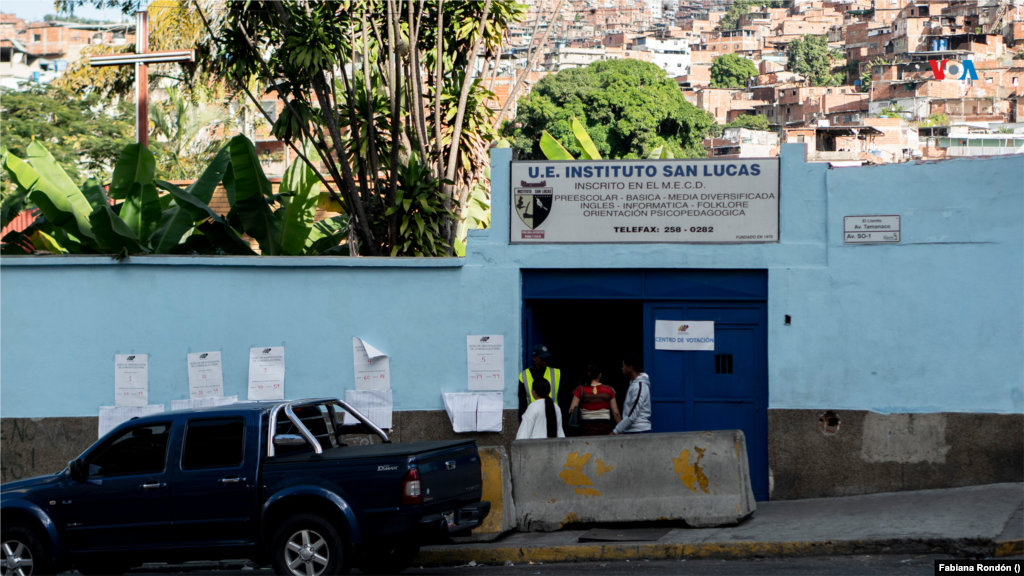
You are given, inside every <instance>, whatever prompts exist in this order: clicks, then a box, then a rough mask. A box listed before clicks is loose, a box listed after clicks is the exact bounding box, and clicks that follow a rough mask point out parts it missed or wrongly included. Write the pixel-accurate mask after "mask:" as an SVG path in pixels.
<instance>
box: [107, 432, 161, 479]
mask: <svg viewBox="0 0 1024 576" xmlns="http://www.w3.org/2000/svg"><path fill="white" fill-rule="evenodd" d="M170 432H171V423H170V422H160V423H157V424H147V425H145V426H136V427H135V428H130V429H128V430H125V431H124V432H122V433H121V434H120V435H118V436H117V437H115V438H114V439H113V440H112V441H110V442H108V443H107V444H106V446H104V447H102V448H100V449H99V450H98V451H97V452H96V453H95V454H94V455H91V456H90V457H89V476H127V475H129V474H155V473H159V472H163V470H164V464H165V463H166V461H167V439H168V438H169V437H170Z"/></svg>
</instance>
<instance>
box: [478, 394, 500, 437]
mask: <svg viewBox="0 0 1024 576" xmlns="http://www.w3.org/2000/svg"><path fill="white" fill-rule="evenodd" d="M501 410H502V394H501V392H480V393H477V404H476V430H477V432H501Z"/></svg>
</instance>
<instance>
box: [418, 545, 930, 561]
mask: <svg viewBox="0 0 1024 576" xmlns="http://www.w3.org/2000/svg"><path fill="white" fill-rule="evenodd" d="M919 543H920V542H919ZM893 544H896V545H897V546H898V544H899V543H894V542H892V541H870V540H864V541H862V540H855V541H840V542H835V541H820V542H811V541H798V542H728V543H703V544H658V543H650V544H573V545H567V546H544V547H541V546H538V547H529V548H519V547H515V546H500V545H492V546H479V547H468V548H467V547H456V546H452V547H447V546H438V547H430V548H425V549H423V550H421V551H420V554H419V556H418V557H417V558H416V562H415V564H416V565H420V566H453V565H461V564H467V563H469V562H470V561H475V562H476V563H477V564H503V563H504V562H505V561H506V560H511V561H512V562H515V563H519V562H586V561H596V560H635V559H648V560H664V559H680V558H750V557H758V556H818V555H832V554H835V555H839V554H855V553H864V552H866V551H887V550H888V549H889V547H890V546H892V545H893Z"/></svg>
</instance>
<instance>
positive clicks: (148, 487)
mask: <svg viewBox="0 0 1024 576" xmlns="http://www.w3.org/2000/svg"><path fill="white" fill-rule="evenodd" d="M165 486H167V484H164V483H162V482H149V483H146V484H143V485H142V486H139V488H142V489H143V490H145V491H146V492H149V491H150V490H159V489H161V488H163V487H165Z"/></svg>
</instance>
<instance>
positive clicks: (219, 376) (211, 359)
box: [188, 352, 224, 398]
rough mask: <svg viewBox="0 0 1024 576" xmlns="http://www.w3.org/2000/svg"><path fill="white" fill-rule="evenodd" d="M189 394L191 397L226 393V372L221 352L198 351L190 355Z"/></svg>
mask: <svg viewBox="0 0 1024 576" xmlns="http://www.w3.org/2000/svg"><path fill="white" fill-rule="evenodd" d="M188 394H189V397H190V398H208V397H210V396H223V395H224V373H223V372H222V368H221V363H220V352H196V353H195V354H189V355H188Z"/></svg>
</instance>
